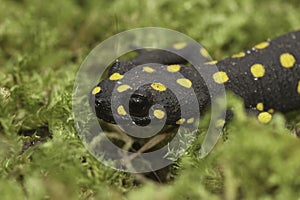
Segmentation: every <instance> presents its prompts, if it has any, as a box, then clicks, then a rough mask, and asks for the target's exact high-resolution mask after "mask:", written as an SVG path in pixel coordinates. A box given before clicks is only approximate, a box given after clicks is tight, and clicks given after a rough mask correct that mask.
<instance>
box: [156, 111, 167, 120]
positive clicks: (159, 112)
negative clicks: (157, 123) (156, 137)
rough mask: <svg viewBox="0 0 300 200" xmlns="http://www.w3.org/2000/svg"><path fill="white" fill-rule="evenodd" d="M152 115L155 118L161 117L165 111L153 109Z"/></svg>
mask: <svg viewBox="0 0 300 200" xmlns="http://www.w3.org/2000/svg"><path fill="white" fill-rule="evenodd" d="M153 115H154V116H155V117H156V118H157V119H162V118H164V116H165V112H164V111H162V110H154V111H153Z"/></svg>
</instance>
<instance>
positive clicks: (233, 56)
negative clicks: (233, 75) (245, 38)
mask: <svg viewBox="0 0 300 200" xmlns="http://www.w3.org/2000/svg"><path fill="white" fill-rule="evenodd" d="M245 55H246V54H245V53H244V52H240V53H237V54H233V55H232V56H231V57H232V58H241V57H244V56H245Z"/></svg>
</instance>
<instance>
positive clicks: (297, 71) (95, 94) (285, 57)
mask: <svg viewBox="0 0 300 200" xmlns="http://www.w3.org/2000/svg"><path fill="white" fill-rule="evenodd" d="M172 48H174V49H175V50H176V51H181V52H184V53H185V55H193V56H195V52H196V53H198V55H197V56H202V57H203V59H204V60H205V59H206V60H207V61H208V58H207V57H208V54H207V52H206V51H205V50H203V49H200V50H199V49H195V47H193V46H189V45H187V44H185V43H178V44H174V46H173V47H172ZM149 62H150V63H151V62H156V63H162V64H163V65H161V66H151V65H149V66H144V68H140V69H141V75H140V77H142V76H145V77H146V76H148V77H149V76H150V77H151V76H153V75H154V74H155V73H161V74H163V77H164V79H172V78H170V77H173V74H174V72H179V73H181V74H182V75H183V76H184V78H183V79H181V80H178V79H177V80H174V81H173V82H172V84H174V87H176V88H178V91H179V92H181V94H182V98H185V99H186V103H187V104H189V103H193V102H189V99H190V98H189V96H190V95H192V91H194V92H195V93H196V95H197V99H198V102H197V103H198V105H199V109H200V111H201V113H203V111H204V110H205V108H206V107H207V106H208V105H209V103H210V97H209V94H208V90H207V87H206V85H205V83H204V81H203V79H202V78H201V76H199V75H198V73H197V71H196V70H195V69H194V68H193V67H192V66H187V65H184V64H185V63H186V61H185V60H184V59H182V58H181V57H179V56H176V55H174V54H170V53H168V52H165V51H161V50H155V51H151V52H147V51H145V50H143V51H141V52H139V54H138V56H137V57H136V58H134V59H133V60H132V61H124V62H116V63H115V64H114V65H113V66H112V67H111V68H110V71H109V75H108V78H107V79H105V80H103V81H101V82H100V83H99V84H98V85H97V86H96V87H94V88H93V89H92V94H91V98H90V104H91V106H92V108H94V109H95V112H96V115H97V116H98V117H99V118H101V119H103V120H104V121H107V122H110V123H115V120H114V118H113V114H112V111H111V98H112V96H111V95H112V91H113V89H114V88H115V87H116V88H121V89H120V91H117V94H119V97H118V98H120V100H118V102H117V103H118V104H119V107H118V108H117V109H116V110H115V112H114V113H115V114H114V117H115V118H126V117H128V116H129V115H130V116H131V117H132V119H133V121H134V122H135V123H136V124H138V125H147V124H148V123H149V121H150V120H157V121H159V120H162V119H166V124H169V125H175V124H184V123H186V124H188V123H193V122H194V121H195V120H196V118H197V117H199V116H196V113H193V110H191V111H190V116H184V118H182V116H180V106H179V103H178V99H177V98H176V97H175V95H174V93H173V92H172V91H171V90H170V89H169V88H168V87H166V86H165V85H164V84H162V83H161V82H159V81H157V80H155V81H154V82H153V83H152V84H148V85H144V86H142V87H140V88H138V89H137V90H135V91H131V90H132V88H134V84H135V82H136V79H133V80H131V82H130V83H128V84H124V83H123V82H122V81H123V74H125V73H126V72H127V71H129V70H130V69H133V68H134V67H136V66H137V65H139V64H144V63H149ZM212 64H216V66H217V67H218V69H219V72H214V73H212V74H210V77H211V80H212V82H213V84H224V85H225V88H226V90H230V91H232V92H234V93H235V94H237V95H239V96H240V97H242V98H243V99H244V102H245V106H246V108H247V109H251V110H253V111H254V112H255V113H256V114H257V117H258V120H259V121H260V122H262V123H268V122H269V121H270V120H271V119H272V114H273V113H274V111H280V112H288V111H292V110H296V109H300V31H296V32H292V33H288V34H286V35H283V36H280V37H277V38H275V39H273V40H270V41H266V42H262V43H260V44H258V45H256V46H255V47H253V48H252V49H251V50H249V51H246V52H240V53H238V54H235V55H233V56H231V57H229V58H227V59H224V60H221V61H218V62H217V61H214V62H206V63H203V66H201V67H203V68H206V67H210V66H211V65H212ZM131 84H132V85H131ZM153 84H154V85H153ZM126 92H132V93H133V95H132V96H131V97H130V98H129V99H130V100H129V108H127V107H126V106H125V105H122V103H123V99H122V96H124V94H126ZM125 96H126V95H125ZM155 104H160V105H162V106H163V107H164V110H162V109H157V110H155V109H154V110H151V109H150V108H151V107H152V106H153V105H155ZM149 109H150V111H149Z"/></svg>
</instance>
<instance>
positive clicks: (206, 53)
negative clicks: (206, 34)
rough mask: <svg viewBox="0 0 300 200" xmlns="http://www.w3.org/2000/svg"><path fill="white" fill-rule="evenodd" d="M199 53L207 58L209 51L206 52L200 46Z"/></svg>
mask: <svg viewBox="0 0 300 200" xmlns="http://www.w3.org/2000/svg"><path fill="white" fill-rule="evenodd" d="M200 54H201V55H202V56H204V57H205V58H209V53H208V51H207V50H206V49H204V48H201V49H200Z"/></svg>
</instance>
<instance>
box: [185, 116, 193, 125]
mask: <svg viewBox="0 0 300 200" xmlns="http://www.w3.org/2000/svg"><path fill="white" fill-rule="evenodd" d="M193 122H194V117H191V118H189V119H188V120H186V123H188V124H191V123H193Z"/></svg>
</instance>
